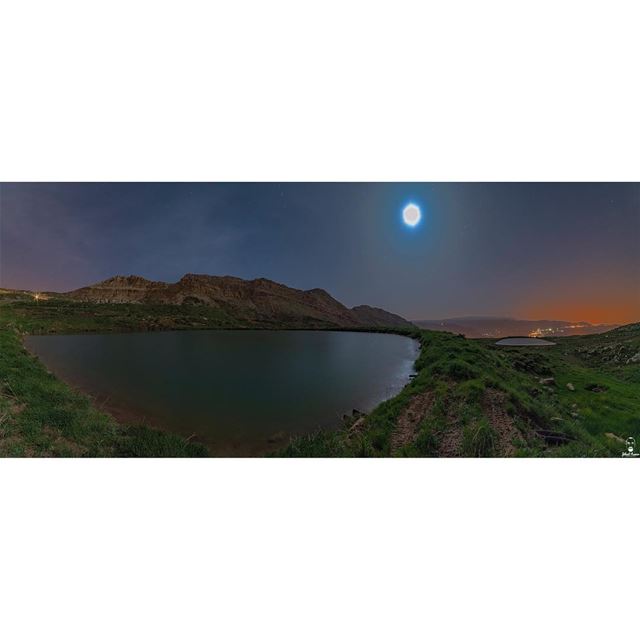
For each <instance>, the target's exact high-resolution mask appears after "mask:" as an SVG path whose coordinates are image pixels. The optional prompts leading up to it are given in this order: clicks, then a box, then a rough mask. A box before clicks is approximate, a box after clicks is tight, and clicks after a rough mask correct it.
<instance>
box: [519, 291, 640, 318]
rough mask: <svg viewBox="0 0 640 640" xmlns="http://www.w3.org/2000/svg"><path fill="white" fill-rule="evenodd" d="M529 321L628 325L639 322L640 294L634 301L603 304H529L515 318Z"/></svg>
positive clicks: (627, 300) (629, 299)
mask: <svg viewBox="0 0 640 640" xmlns="http://www.w3.org/2000/svg"><path fill="white" fill-rule="evenodd" d="M516 317H519V318H526V319H531V320H567V321H571V322H589V323H591V324H630V323H633V322H640V294H639V295H638V296H636V299H635V300H633V299H631V296H630V297H629V298H627V299H626V300H624V301H622V300H620V301H616V302H612V301H609V302H607V303H604V304H594V303H588V302H574V303H570V302H566V303H557V302H551V301H549V302H546V303H545V302H543V303H541V304H535V303H529V304H526V305H523V306H522V308H521V309H519V310H518V313H517V316H516Z"/></svg>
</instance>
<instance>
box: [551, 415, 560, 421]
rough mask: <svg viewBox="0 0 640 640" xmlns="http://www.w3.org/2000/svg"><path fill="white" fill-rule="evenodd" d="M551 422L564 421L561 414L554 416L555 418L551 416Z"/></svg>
mask: <svg viewBox="0 0 640 640" xmlns="http://www.w3.org/2000/svg"><path fill="white" fill-rule="evenodd" d="M551 422H562V418H560V417H559V416H554V417H553V418H551Z"/></svg>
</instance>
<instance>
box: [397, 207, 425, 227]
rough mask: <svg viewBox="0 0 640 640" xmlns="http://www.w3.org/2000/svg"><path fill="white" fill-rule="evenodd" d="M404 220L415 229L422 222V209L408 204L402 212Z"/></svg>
mask: <svg viewBox="0 0 640 640" xmlns="http://www.w3.org/2000/svg"><path fill="white" fill-rule="evenodd" d="M402 218H403V220H404V223H405V224H406V225H409V226H410V227H415V226H416V225H417V224H418V222H420V218H422V214H421V213H420V207H418V206H417V205H415V204H408V205H407V206H406V207H405V208H404V210H403V211H402Z"/></svg>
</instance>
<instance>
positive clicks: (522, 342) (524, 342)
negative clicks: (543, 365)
mask: <svg viewBox="0 0 640 640" xmlns="http://www.w3.org/2000/svg"><path fill="white" fill-rule="evenodd" d="M496 344H497V345H500V346H501V347H550V346H553V345H554V344H555V342H549V340H542V339H541V338H503V339H502V340H498V342H496Z"/></svg>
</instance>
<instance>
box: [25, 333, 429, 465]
mask: <svg viewBox="0 0 640 640" xmlns="http://www.w3.org/2000/svg"><path fill="white" fill-rule="evenodd" d="M26 346H27V347H28V348H29V349H30V350H31V351H32V352H33V353H35V354H36V355H38V356H39V357H40V359H41V360H42V361H43V362H44V364H45V365H46V366H47V367H48V368H49V369H50V370H51V371H53V372H54V373H55V374H56V375H58V376H59V377H60V378H62V379H63V380H65V381H66V382H68V383H70V384H72V385H73V386H75V387H78V388H80V389H81V390H83V391H85V392H87V393H89V394H91V395H92V396H94V397H95V398H96V400H97V401H98V402H104V403H106V406H107V408H109V409H110V410H111V411H112V412H113V413H114V414H115V415H116V416H118V417H119V418H121V419H126V420H127V421H137V422H140V421H143V422H146V423H147V424H151V425H156V426H160V427H162V428H165V429H168V430H171V431H173V432H175V433H178V434H180V435H182V436H185V437H189V436H191V435H192V434H196V439H197V440H198V441H200V442H204V443H205V444H206V445H208V446H209V447H210V449H211V450H212V451H213V452H214V453H219V454H225V455H234V454H237V455H245V454H246V455H251V454H256V453H261V452H263V451H266V450H268V449H270V448H271V449H273V448H276V447H277V446H281V444H282V442H283V441H285V440H286V439H287V436H288V435H290V434H304V433H309V432H312V431H314V430H316V429H317V428H319V427H323V428H332V427H336V426H338V425H339V423H340V421H341V418H342V415H343V414H345V413H351V411H352V410H353V409H358V410H360V411H365V412H366V411H370V410H371V409H373V408H374V407H375V406H376V405H378V404H379V403H380V402H382V401H383V400H386V399H388V398H390V397H392V396H394V395H396V394H397V393H398V392H399V391H400V390H401V389H402V387H404V386H405V385H406V384H407V382H408V381H409V376H410V375H411V373H412V372H413V363H414V361H415V359H416V357H417V355H418V346H417V343H416V342H415V341H414V340H411V339H409V338H405V337H402V336H396V335H387V334H374V333H347V332H323V331H176V332H161V333H128V334H105V335H96V334H85V335H57V336H29V337H28V338H27V339H26Z"/></svg>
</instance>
